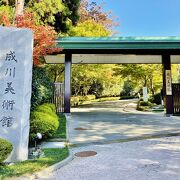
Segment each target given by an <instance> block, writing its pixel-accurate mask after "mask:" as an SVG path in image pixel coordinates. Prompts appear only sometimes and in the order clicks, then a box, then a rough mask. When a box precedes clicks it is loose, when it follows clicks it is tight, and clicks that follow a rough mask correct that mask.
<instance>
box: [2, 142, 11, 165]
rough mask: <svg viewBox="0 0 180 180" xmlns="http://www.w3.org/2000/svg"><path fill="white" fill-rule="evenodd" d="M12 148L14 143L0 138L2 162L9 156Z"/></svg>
mask: <svg viewBox="0 0 180 180" xmlns="http://www.w3.org/2000/svg"><path fill="white" fill-rule="evenodd" d="M12 150H13V146H12V144H11V143H10V142H9V141H7V140H5V139H1V138H0V163H2V162H3V161H4V160H6V159H7V158H8V156H9V155H10V153H11V151H12Z"/></svg>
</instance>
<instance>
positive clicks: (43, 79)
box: [31, 67, 53, 110]
mask: <svg viewBox="0 0 180 180" xmlns="http://www.w3.org/2000/svg"><path fill="white" fill-rule="evenodd" d="M52 94H53V87H52V86H51V80H50V79H49V77H48V75H47V72H46V70H45V68H42V67H33V78H32V97H31V109H32V110H33V109H35V108H36V107H37V106H39V105H41V104H43V103H46V102H49V101H50V99H51V98H52Z"/></svg>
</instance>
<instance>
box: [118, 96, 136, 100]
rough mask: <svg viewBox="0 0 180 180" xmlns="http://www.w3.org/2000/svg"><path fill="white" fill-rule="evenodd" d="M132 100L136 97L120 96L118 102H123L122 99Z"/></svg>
mask: <svg viewBox="0 0 180 180" xmlns="http://www.w3.org/2000/svg"><path fill="white" fill-rule="evenodd" d="M133 98H136V96H121V97H120V100H123V99H133Z"/></svg>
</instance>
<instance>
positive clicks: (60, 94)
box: [52, 83, 64, 113]
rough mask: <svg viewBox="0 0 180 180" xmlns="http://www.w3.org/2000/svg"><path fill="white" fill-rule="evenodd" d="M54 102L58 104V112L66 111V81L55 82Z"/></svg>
mask: <svg viewBox="0 0 180 180" xmlns="http://www.w3.org/2000/svg"><path fill="white" fill-rule="evenodd" d="M52 103H54V104H55V106H56V112H57V113H61V112H64V83H54V84H53V98H52Z"/></svg>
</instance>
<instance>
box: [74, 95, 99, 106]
mask: <svg viewBox="0 0 180 180" xmlns="http://www.w3.org/2000/svg"><path fill="white" fill-rule="evenodd" d="M94 99H96V96H95V95H87V96H72V97H71V106H78V105H80V104H82V103H83V102H84V101H91V100H94Z"/></svg>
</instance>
